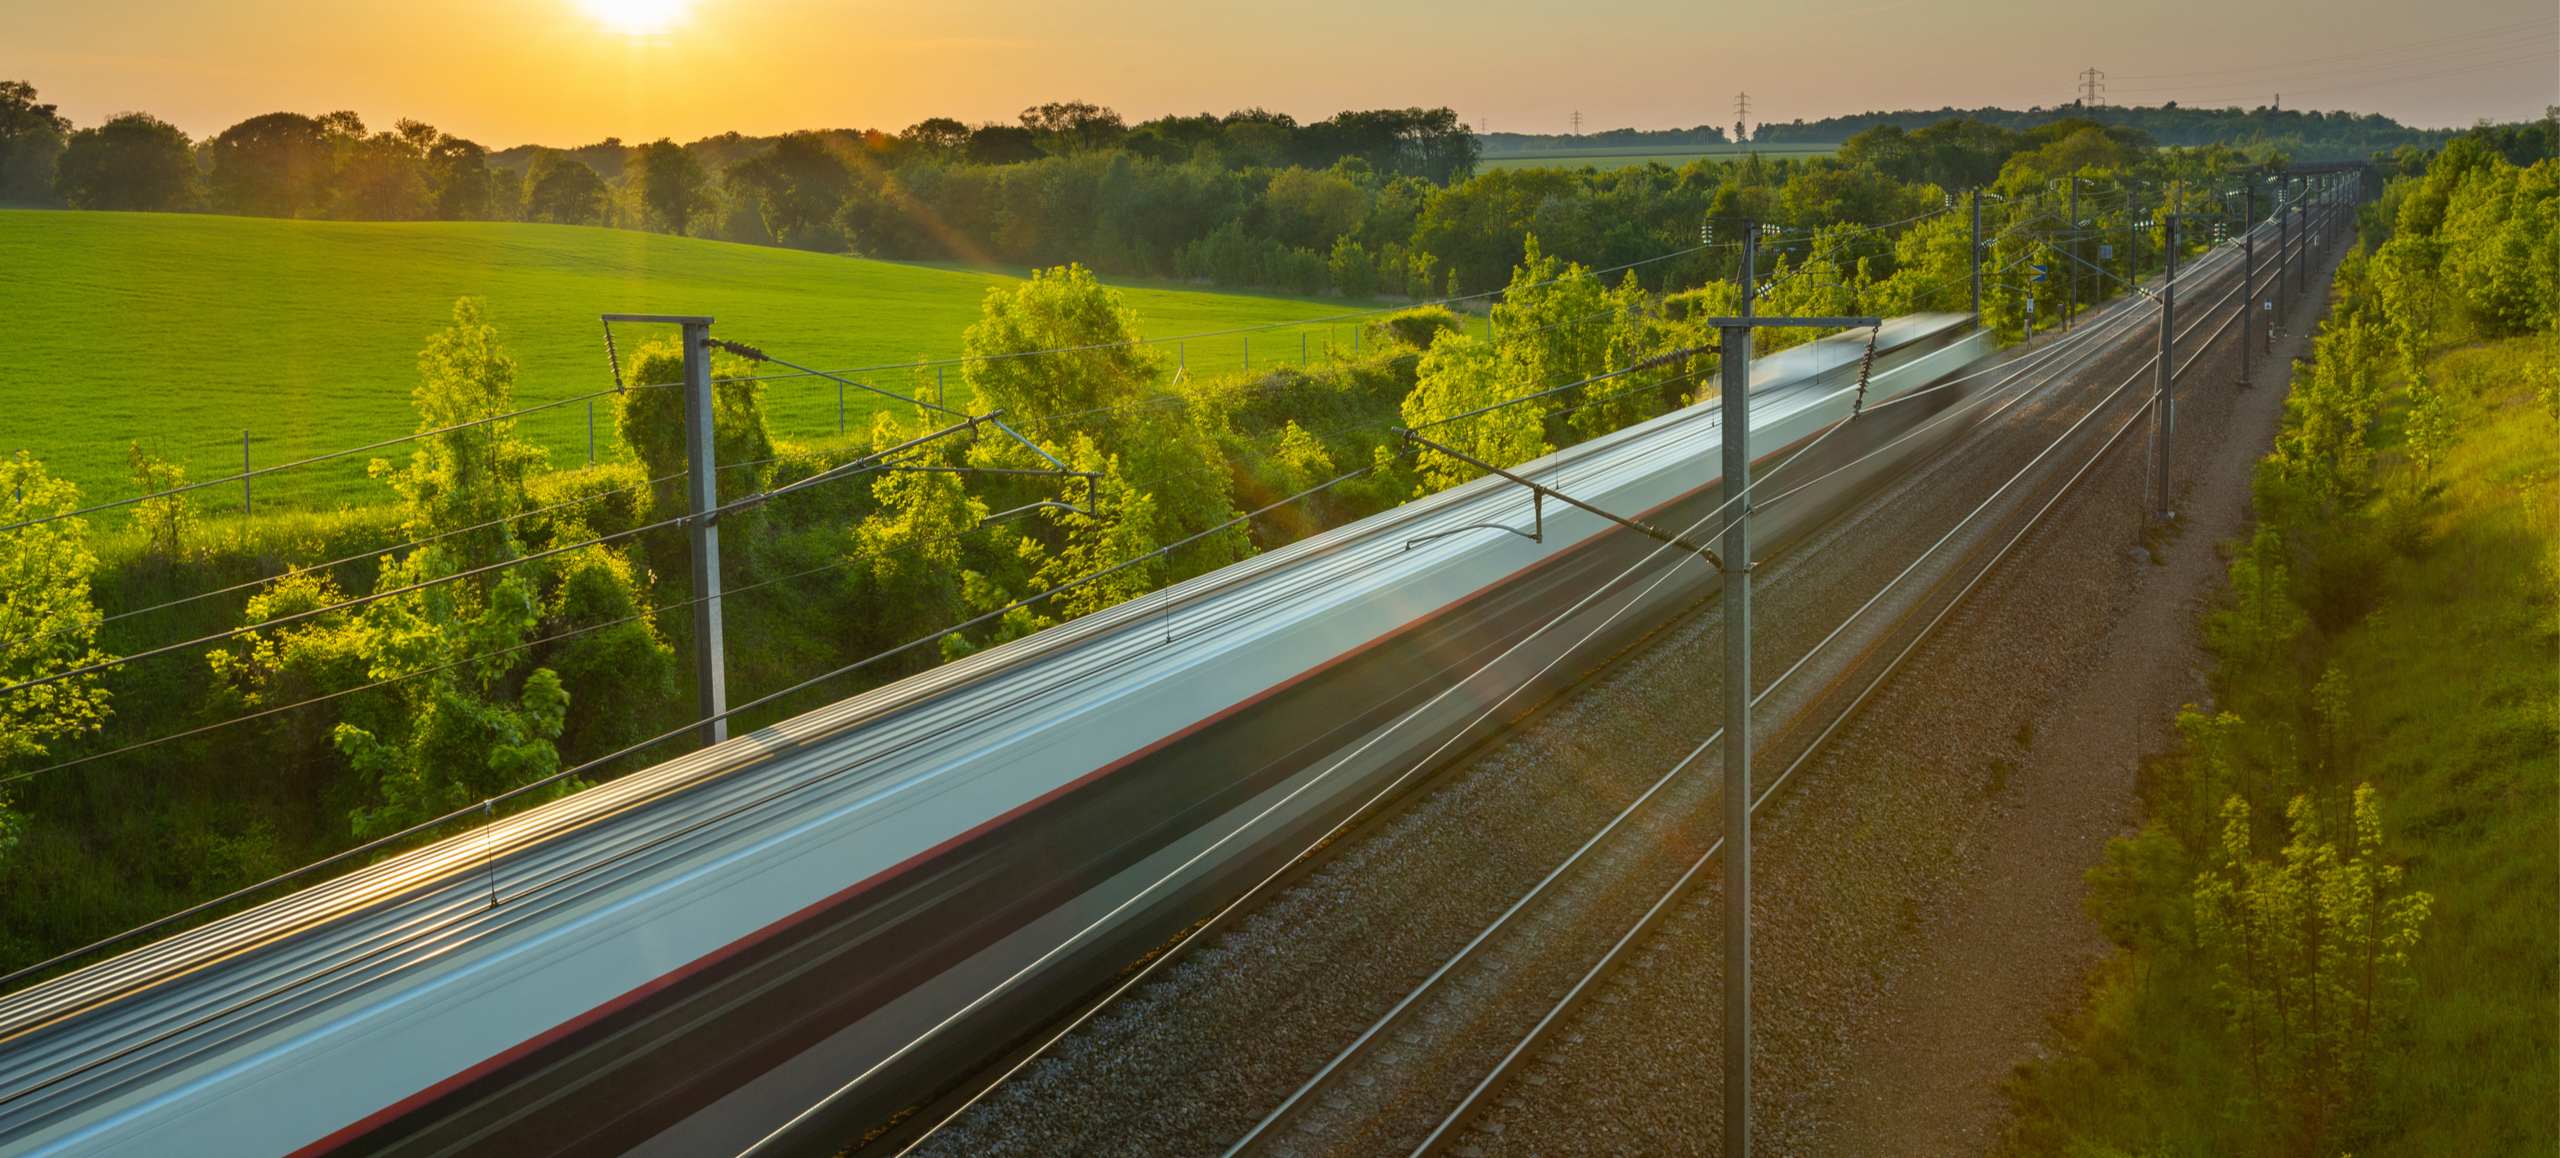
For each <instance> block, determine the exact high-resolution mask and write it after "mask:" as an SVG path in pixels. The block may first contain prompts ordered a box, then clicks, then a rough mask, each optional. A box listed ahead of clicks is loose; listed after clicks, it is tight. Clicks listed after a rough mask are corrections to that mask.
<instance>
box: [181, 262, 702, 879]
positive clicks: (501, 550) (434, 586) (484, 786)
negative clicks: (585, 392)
mask: <svg viewBox="0 0 2560 1158" xmlns="http://www.w3.org/2000/svg"><path fill="white" fill-rule="evenodd" d="M418 365H419V385H418V387H417V389H416V390H415V392H414V393H413V395H412V398H413V401H414V402H415V405H416V409H417V412H418V430H419V437H418V438H417V440H416V443H415V449H414V451H413V452H412V453H411V455H410V458H409V462H408V465H407V466H406V467H404V468H394V467H392V466H391V465H390V464H389V463H387V462H377V463H376V464H375V468H374V470H375V473H376V474H377V475H378V476H380V477H382V478H384V479H386V480H387V481H388V482H389V483H390V484H391V486H392V488H393V489H394V490H395V491H396V492H397V493H398V494H399V495H400V498H401V500H402V510H403V512H404V525H403V528H402V529H403V531H404V532H405V533H407V534H408V535H409V536H410V537H411V538H412V540H413V541H415V542H416V543H417V545H416V546H414V547H412V548H410V549H409V550H408V551H407V553H405V554H403V555H399V556H397V557H386V558H385V559H384V560H383V561H382V565H381V567H380V569H379V571H378V573H377V576H376V580H375V597H374V598H373V599H372V601H370V602H366V603H364V604H362V605H361V606H358V607H355V608H352V609H348V610H345V611H335V610H331V611H326V612H325V613H323V614H318V615H313V614H310V613H311V612H315V611H321V610H322V609H325V608H329V607H330V606H331V605H332V603H333V602H334V601H335V600H334V595H335V592H334V590H333V589H332V588H331V587H330V586H329V585H327V584H326V583H325V581H315V582H304V583H299V584H289V585H280V586H278V587H277V588H275V589H273V590H271V591H269V592H266V593H264V594H262V595H261V596H260V597H259V599H258V600H256V601H253V603H252V607H251V609H250V610H251V616H252V622H263V621H274V620H282V619H284V617H285V616H288V615H290V616H294V617H295V618H294V619H292V620H291V621H288V622H283V623H280V624H279V626H278V627H277V628H276V629H275V630H274V631H273V632H272V633H270V632H259V633H252V634H250V635H248V636H246V637H244V639H243V640H242V641H241V642H240V643H239V644H238V645H237V646H234V647H231V648H226V649H223V650H221V651H217V652H216V653H214V655H213V658H212V663H213V667H214V671H215V672H216V674H217V675H219V676H221V677H222V678H223V679H225V680H226V682H228V683H229V684H230V685H231V686H232V687H233V688H235V689H236V690H237V692H238V694H239V695H241V697H242V699H243V701H244V702H245V703H258V702H263V701H268V700H273V699H276V698H278V696H279V688H280V687H281V686H285V685H298V688H297V690H299V688H309V687H331V686H332V685H334V686H335V689H343V690H347V691H355V692H360V694H357V695H354V696H352V697H351V698H350V699H348V700H347V707H346V709H345V712H344V717H343V718H342V719H341V721H340V722H339V723H338V724H337V725H336V727H335V728H334V729H333V730H332V732H331V733H330V740H331V744H332V746H333V747H334V748H335V749H336V751H337V752H338V753H339V754H340V755H341V756H342V757H343V758H344V759H345V760H346V762H347V765H348V767H349V768H350V770H352V771H353V772H354V773H355V774H356V776H357V778H358V780H359V782H360V783H361V784H363V785H364V786H365V787H366V792H365V794H364V797H363V798H362V800H361V802H360V803H358V804H357V805H356V806H355V807H354V808H352V809H351V810H350V821H351V829H352V831H353V833H354V834H355V835H357V836H359V837H362V836H370V835H378V834H380V833H384V832H389V831H394V830H397V829H400V828H404V827H406V826H408V825H411V824H414V823H416V822H418V821H421V820H424V819H427V818H429V817H432V816H436V815H439V814H441V813H444V812H447V811H451V810H453V809H456V808H459V807H461V806H463V805H465V804H468V803H469V802H470V801H472V800H474V799H479V798H483V797H486V796H490V795H494V794H496V793H499V792H503V791H506V790H508V789H510V788H514V787H517V786H519V785H522V784H525V783H528V782H531V781H534V780H538V779H540V778H542V777H543V776H546V775H548V774H549V773H551V772H552V771H555V770H556V769H557V768H558V767H559V766H560V758H559V751H558V748H557V746H556V741H557V740H558V739H559V738H560V737H561V735H562V733H563V731H564V728H565V726H566V723H567V717H568V708H569V703H570V688H569V684H568V683H567V682H566V681H564V679H563V675H562V673H561V670H555V669H554V668H553V667H551V666H547V665H539V664H537V663H535V662H534V660H535V655H534V654H533V653H534V651H535V649H536V648H538V647H539V646H540V645H541V644H542V643H543V642H545V640H546V639H547V638H558V637H562V636H565V635H567V634H568V632H567V631H553V632H551V634H550V636H548V637H546V636H544V634H543V633H544V631H545V629H546V628H568V629H581V628H583V629H590V630H587V631H584V632H582V633H581V634H582V635H583V636H584V638H582V639H580V640H579V642H577V643H575V644H573V645H571V647H570V648H569V649H567V650H566V652H565V653H564V654H563V655H562V656H561V657H560V658H561V660H562V668H563V669H565V670H567V671H568V672H569V673H570V674H571V676H572V677H573V678H576V679H578V680H579V681H580V682H581V685H582V686H586V687H593V688H597V689H630V690H631V691H632V693H633V694H634V695H635V696H636V697H638V699H637V702H636V703H619V704H614V705H611V706H612V707H613V708H619V709H624V710H623V711H611V712H607V713H602V714H598V715H596V716H593V717H591V719H593V720H596V721H599V722H600V723H601V725H602V727H604V728H605V729H606V731H607V733H608V734H619V733H621V732H626V731H628V730H629V727H628V725H627V724H618V723H616V722H615V721H617V720H622V719H628V718H629V717H628V714H627V713H628V710H629V709H632V708H637V707H642V706H645V705H646V704H648V703H650V702H651V701H650V699H649V697H650V696H653V695H654V696H658V697H663V696H664V695H665V694H666V693H667V692H668V691H669V690H671V684H672V662H673V660H672V654H671V653H670V652H669V651H668V650H667V648H666V647H665V645H664V644H662V643H660V642H658V641H657V639H656V637H655V633H654V630H653V629H652V628H651V627H650V625H649V623H648V622H647V620H646V618H645V616H641V615H640V614H639V610H640V605H641V597H640V594H639V591H640V582H639V580H638V577H637V575H636V573H635V571H634V570H633V569H632V568H631V566H630V565H629V564H628V563H627V562H625V561H623V560H622V559H620V558H618V557H616V556H615V555H613V554H612V553H611V552H610V551H608V550H606V549H604V548H602V547H585V548H579V549H577V550H574V551H567V552H562V553H554V554H551V555H549V556H547V557H543V558H540V559H538V560H534V561H531V562H529V563H527V565H516V566H508V564H516V563H520V562H525V561H527V560H528V559H529V556H530V551H529V550H528V545H527V541H526V535H527V534H528V533H529V531H531V530H533V528H531V527H529V526H528V525H527V523H526V522H525V521H524V516H526V515H527V514H528V513H529V512H530V511H531V510H532V509H533V503H532V500H531V497H530V493H529V480H530V478H531V477H532V475H533V473H534V472H535V471H536V470H538V469H539V468H540V466H541V464H542V459H543V454H542V452H541V450H540V449H539V448H537V447H534V446H533V445H531V444H529V443H526V442H524V441H523V440H521V439H518V438H517V437H515V433H514V429H513V425H514V424H513V422H512V420H509V419H503V418H499V419H493V417H492V416H494V415H500V414H504V413H505V412H507V411H509V410H511V409H512V408H513V405H514V397H515V395H514V386H515V363H514V362H513V360H512V359H510V358H508V357H507V355H506V354H505V352H504V351H503V350H502V349H501V348H500V347H499V345H498V341H497V331H496V329H495V328H494V327H493V326H491V325H490V324H489V323H488V321H487V319H486V318H485V316H484V315H483V313H482V311H481V308H480V306H479V304H478V303H477V302H475V301H473V300H471V299H468V298H465V299H463V300H462V301H460V302H458V303H456V304H455V306H454V311H453V325H452V326H451V327H450V328H448V329H447V330H445V331H444V332H443V333H441V334H438V335H437V336H436V337H435V338H434V339H432V340H431V341H430V342H429V343H428V345H427V348H426V350H425V351H424V352H422V353H421V354H420V355H419V359H418ZM563 531H564V533H565V534H575V533H577V532H576V529H575V528H574V527H571V528H563ZM546 586H548V587H549V588H550V590H551V594H550V595H548V596H546V595H545V594H544V592H545V588H546ZM262 616H272V617H273V619H265V618H262ZM358 672H360V673H361V678H362V680H363V681H364V682H365V683H370V684H381V685H383V686H379V687H372V688H365V687H361V686H358V685H354V684H351V683H347V682H345V681H348V680H349V679H350V678H351V676H352V675H353V674H354V673H358ZM599 706H600V707H603V706H604V705H599Z"/></svg>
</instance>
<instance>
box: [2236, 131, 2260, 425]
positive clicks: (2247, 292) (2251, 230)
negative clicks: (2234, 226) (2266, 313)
mask: <svg viewBox="0 0 2560 1158" xmlns="http://www.w3.org/2000/svg"><path fill="white" fill-rule="evenodd" d="M2257 277H2258V185H2257V182H2256V180H2255V179H2254V178H2253V179H2250V180H2244V181H2242V182H2241V183H2240V385H2242V386H2244V387H2245V386H2248V385H2249V384H2250V383H2249V363H2250V362H2251V361H2253V360H2254V359H2255V357H2256V355H2257V352H2258V339H2257V337H2256V335H2257V329H2256V326H2257V319H2258V291H2257V289H2256V281H2257Z"/></svg>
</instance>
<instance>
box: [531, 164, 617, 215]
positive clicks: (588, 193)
mask: <svg viewBox="0 0 2560 1158" xmlns="http://www.w3.org/2000/svg"><path fill="white" fill-rule="evenodd" d="M604 207H605V187H604V178H602V177H599V176H596V171H595V170H594V169H591V168H588V167H587V163H586V162H584V161H581V160H579V159H577V158H576V157H573V156H570V155H569V154H567V153H563V152H561V151H559V150H557V149H545V150H543V151H541V152H539V153H536V154H534V157H533V164H532V165H531V166H529V167H528V168H527V169H526V170H525V174H524V215H525V220H527V221H548V222H551V223H553V224H555V225H594V224H597V223H599V222H602V221H603V220H604Z"/></svg>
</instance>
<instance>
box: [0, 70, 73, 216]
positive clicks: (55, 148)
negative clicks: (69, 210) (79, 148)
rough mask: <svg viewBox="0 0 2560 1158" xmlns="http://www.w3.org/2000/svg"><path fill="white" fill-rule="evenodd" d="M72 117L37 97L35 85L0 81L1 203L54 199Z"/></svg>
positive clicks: (37, 202) (43, 202) (40, 202)
mask: <svg viewBox="0 0 2560 1158" xmlns="http://www.w3.org/2000/svg"><path fill="white" fill-rule="evenodd" d="M70 133H71V119H70V118H69V117H66V116H63V115H62V114H61V113H60V112H59V111H57V110H56V109H55V107H54V106H53V105H50V104H47V103H45V102H43V101H39V100H37V99H36V86H34V85H31V84H28V83H27V82H25V81H22V80H0V205H5V204H13V203H14V204H20V205H40V204H49V203H50V202H51V201H52V200H53V195H54V193H53V188H54V186H53V179H54V164H55V162H56V161H58V160H59V159H60V158H61V156H62V148H63V144H64V142H65V141H67V140H68V139H69V136H70Z"/></svg>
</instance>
